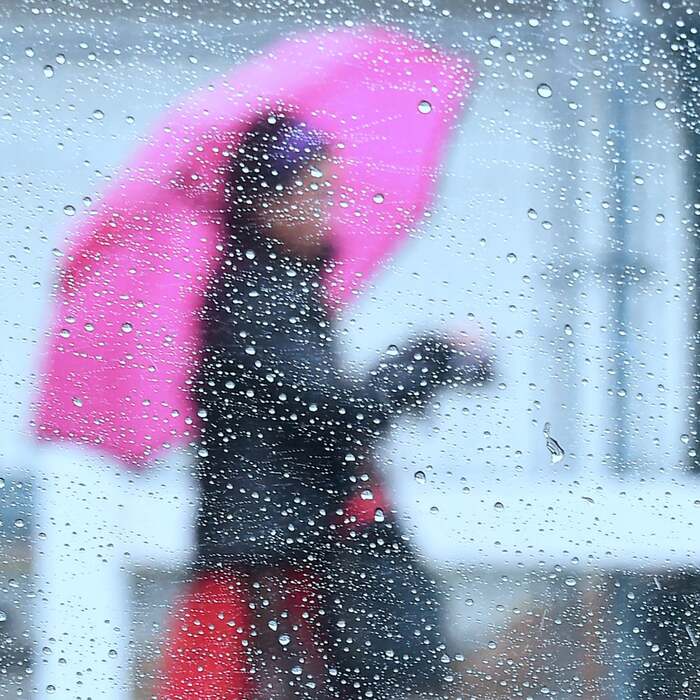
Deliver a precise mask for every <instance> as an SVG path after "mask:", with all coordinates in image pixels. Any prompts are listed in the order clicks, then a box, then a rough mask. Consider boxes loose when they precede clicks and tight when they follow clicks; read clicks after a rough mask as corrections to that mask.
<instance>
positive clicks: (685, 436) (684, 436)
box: [681, 433, 690, 445]
mask: <svg viewBox="0 0 700 700" xmlns="http://www.w3.org/2000/svg"><path fill="white" fill-rule="evenodd" d="M689 441H690V436H689V435H688V434H687V433H683V434H682V435H681V442H682V443H683V444H684V445H687V444H688V442H689Z"/></svg>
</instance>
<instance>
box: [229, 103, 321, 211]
mask: <svg viewBox="0 0 700 700" xmlns="http://www.w3.org/2000/svg"><path fill="white" fill-rule="evenodd" d="M326 143H327V142H326V139H325V137H324V135H323V134H322V133H321V132H319V131H317V130H315V129H310V128H309V127H308V126H306V124H304V122H301V121H298V120H296V119H294V118H292V117H288V116H285V115H281V114H270V115H269V116H267V117H263V118H261V119H259V120H258V121H256V122H255V123H254V124H252V125H251V126H250V128H249V129H248V130H247V131H246V132H245V133H244V134H243V136H242V138H241V140H240V143H239V144H238V147H237V149H236V150H235V152H234V154H233V156H232V158H231V168H230V171H229V178H228V183H227V188H226V198H227V203H228V207H229V222H230V223H232V224H236V223H237V224H240V223H242V222H245V221H249V220H250V219H251V218H252V216H254V214H255V212H256V211H257V210H258V208H259V206H260V199H261V197H264V196H266V195H268V194H271V193H274V192H281V191H283V190H284V188H285V187H286V186H288V185H289V184H290V183H291V182H293V181H294V180H295V179H296V177H297V176H298V174H299V172H300V170H301V169H303V168H304V167H305V166H306V165H308V164H309V163H310V162H311V161H312V160H314V159H315V158H318V157H319V156H321V155H323V154H324V153H326V152H327V150H328V149H327V145H326Z"/></svg>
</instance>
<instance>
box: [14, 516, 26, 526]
mask: <svg viewBox="0 0 700 700" xmlns="http://www.w3.org/2000/svg"><path fill="white" fill-rule="evenodd" d="M15 527H17V528H22V527H24V520H22V518H17V519H16V520H15Z"/></svg>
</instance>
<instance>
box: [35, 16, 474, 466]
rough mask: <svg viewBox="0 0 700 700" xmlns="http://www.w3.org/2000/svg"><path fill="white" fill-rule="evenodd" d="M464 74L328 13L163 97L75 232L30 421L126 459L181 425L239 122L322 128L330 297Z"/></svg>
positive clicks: (182, 436) (415, 178)
mask: <svg viewBox="0 0 700 700" xmlns="http://www.w3.org/2000/svg"><path fill="white" fill-rule="evenodd" d="M471 76H472V72H471V69H470V67H469V64H468V63H467V62H465V61H464V60H463V59H460V58H458V57H455V56H451V55H447V54H445V53H443V52H441V51H439V50H437V49H435V48H433V47H430V46H428V45H426V44H424V43H422V42H420V41H417V40H416V39H414V38H412V37H409V36H407V35H405V34H402V33H399V32H396V31H391V30H386V29H378V28H360V29H336V30H330V31H326V32H323V33H318V32H316V33H308V34H302V35H299V36H294V37H290V38H286V39H284V40H282V41H280V42H279V43H278V44H277V45H276V46H274V47H273V48H272V50H271V51H270V52H269V53H266V54H265V55H263V56H261V57H259V58H257V59H255V60H252V61H250V62H248V63H246V64H245V65H243V66H239V67H237V68H236V69H235V70H233V72H232V73H231V74H230V75H228V76H225V77H224V78H223V79H221V80H220V81H219V82H217V83H215V84H213V85H209V86H207V87H206V88H204V89H203V90H201V91H199V92H197V93H196V94H194V95H191V96H189V97H188V98H187V99H185V100H184V101H183V102H182V103H181V104H180V105H178V106H177V107H175V108H173V109H172V110H170V111H169V112H168V113H167V114H166V115H165V117H164V119H162V121H161V122H160V123H159V125H158V126H157V128H156V129H155V131H154V133H153V135H152V138H151V139H149V141H148V143H147V144H146V145H145V146H144V147H142V148H141V150H140V151H139V152H138V153H137V154H136V156H135V158H134V159H133V160H132V161H131V162H130V163H129V164H128V165H127V166H126V167H125V168H124V169H123V172H122V173H121V174H120V175H119V176H118V177H117V178H115V180H114V181H113V182H112V184H111V186H110V188H109V189H108V190H107V191H106V192H105V193H104V196H103V197H102V199H101V202H100V203H99V205H98V206H97V207H96V208H95V209H94V210H93V211H92V212H90V214H89V215H87V216H86V217H85V218H84V220H83V221H82V222H80V224H79V226H78V228H77V230H76V232H75V235H74V238H73V244H72V247H71V249H70V250H69V254H68V255H67V256H66V260H67V263H66V264H65V266H64V268H63V270H62V271H61V276H60V280H59V289H58V295H57V296H58V298H57V304H56V306H55V315H54V316H55V322H54V324H53V326H52V330H51V333H50V336H49V340H48V347H47V348H46V352H45V354H44V357H43V358H42V367H41V386H40V392H39V397H38V402H37V411H36V415H35V419H34V423H35V425H34V431H35V432H36V433H37V434H38V435H39V436H40V437H42V438H49V439H53V440H71V441H75V442H80V443H86V444H89V445H92V446H94V447H96V448H97V449H99V450H101V451H102V452H104V453H107V454H110V455H113V456H116V457H118V458H119V459H121V460H122V461H124V462H126V463H128V464H139V463H144V462H145V461H147V460H149V459H151V458H153V456H154V455H155V454H157V453H158V452H160V451H162V450H163V449H166V448H168V447H171V446H175V445H178V444H183V443H187V442H189V441H191V440H192V439H193V435H195V431H194V429H193V427H194V424H195V423H196V421H197V419H196V416H195V415H194V413H193V404H192V402H191V400H190V397H189V395H188V391H187V381H188V377H189V376H191V371H192V369H193V367H194V366H195V365H196V362H197V358H198V350H199V349H200V344H201V340H200V332H199V331H200V329H199V324H198V320H197V310H198V309H199V307H200V306H201V303H202V297H203V293H204V291H205V289H206V286H207V283H208V281H209V278H210V276H211V274H212V272H214V271H215V270H216V263H217V260H218V252H217V243H218V242H220V237H221V234H222V222H223V219H224V184H225V180H226V165H227V162H228V161H229V159H230V153H231V151H232V150H233V149H234V148H235V145H236V143H237V141H238V139H239V138H240V135H241V134H242V133H244V132H245V130H246V128H248V127H249V126H250V125H251V124H252V123H253V122H254V121H255V120H256V119H257V118H259V117H260V116H261V115H263V114H265V113H266V112H269V111H271V110H280V109H281V110H284V111H287V112H288V113H293V114H294V115H295V116H297V117H301V118H303V119H304V121H306V123H307V124H309V125H310V126H312V127H314V128H319V129H321V130H323V131H324V132H326V133H327V134H329V135H331V140H332V150H334V151H335V152H336V153H337V154H338V155H339V156H340V158H339V162H340V167H339V180H338V185H337V186H336V190H337V196H336V200H335V206H334V207H333V212H332V216H331V227H332V234H331V235H332V236H333V238H334V248H335V251H336V254H337V258H338V259H337V261H336V263H337V264H336V265H335V266H334V269H333V271H332V272H330V273H329V274H328V277H327V279H326V284H325V291H326V298H327V299H328V302H329V304H332V305H334V306H337V305H342V304H344V303H347V301H348V300H349V299H350V298H352V295H353V293H355V292H356V291H357V289H358V288H359V287H360V285H361V284H362V282H363V280H366V279H367V278H368V276H369V275H370V274H371V273H372V272H373V271H374V270H375V269H376V268H377V266H378V265H379V264H380V262H381V261H382V259H384V258H385V257H386V256H387V255H388V254H389V253H390V252H391V251H392V249H393V248H394V247H395V246H396V245H397V244H398V243H400V242H401V240H402V239H404V238H405V237H406V235H407V233H408V232H409V231H410V230H411V228H412V227H413V226H414V225H415V223H416V220H417V219H418V218H419V217H420V216H421V215H422V214H423V212H424V210H425V208H426V206H427V204H428V202H429V199H430V196H431V194H432V193H433V191H434V185H435V177H436V172H437V167H438V164H439V162H440V158H441V154H442V151H443V146H444V144H445V142H446V140H447V137H448V133H449V129H450V127H451V125H452V124H453V123H454V122H455V120H456V118H457V117H458V115H459V113H460V111H461V108H462V106H463V104H464V100H465V97H466V95H467V92H468V90H469V85H470V83H471Z"/></svg>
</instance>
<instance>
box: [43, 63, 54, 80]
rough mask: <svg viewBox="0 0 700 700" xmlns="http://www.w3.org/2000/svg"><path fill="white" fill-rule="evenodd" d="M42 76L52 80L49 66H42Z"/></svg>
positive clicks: (51, 70)
mask: <svg viewBox="0 0 700 700" xmlns="http://www.w3.org/2000/svg"><path fill="white" fill-rule="evenodd" d="M44 76H45V77H47V78H53V66H51V65H46V66H44Z"/></svg>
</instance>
